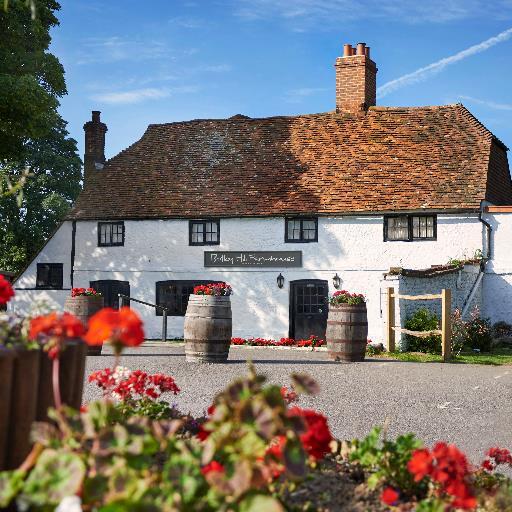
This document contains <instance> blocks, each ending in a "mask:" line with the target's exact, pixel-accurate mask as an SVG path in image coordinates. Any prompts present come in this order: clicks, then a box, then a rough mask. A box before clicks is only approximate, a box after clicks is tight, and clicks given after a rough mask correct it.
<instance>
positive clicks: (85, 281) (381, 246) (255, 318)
mask: <svg viewBox="0 0 512 512" xmlns="http://www.w3.org/2000/svg"><path fill="white" fill-rule="evenodd" d="M284 224H285V223H284V219H283V218H266V219H254V218H253V219H221V222H220V237H221V244H220V245H218V246H210V247H208V246H197V247H190V246H189V245H188V221H186V220H165V221H164V220H161V221H125V232H126V237H125V245H124V246H123V247H97V222H92V221H83V222H82V221H80V222H77V232H76V256H75V272H74V286H84V287H85V286H88V285H89V282H90V281H93V280H97V279H119V280H126V281H129V282H130V287H131V295H132V297H134V298H137V299H140V300H144V301H147V302H152V303H154V302H155V299H156V297H155V282H156V281H162V280H167V279H201V280H203V279H205V280H208V279H212V280H225V281H227V282H228V283H230V284H231V285H232V286H233V288H234V291H235V294H234V296H233V298H232V306H233V317H234V335H236V336H265V337H273V338H279V337H281V336H287V335H288V315H289V310H288V304H289V303H288V293H289V282H290V281H292V280H295V279H325V280H327V281H328V282H329V286H330V291H331V292H333V291H334V289H333V288H332V277H333V276H334V274H335V273H338V274H339V276H340V277H341V279H342V288H345V289H348V290H351V291H357V292H362V293H364V294H366V295H367V297H368V312H369V336H370V337H371V338H372V339H375V340H380V339H382V318H381V303H380V302H381V301H380V280H381V278H382V274H383V272H385V271H387V270H389V268H390V267H391V266H402V267H408V268H424V267H428V266H430V265H432V264H440V263H446V262H447V261H448V259H449V258H450V257H461V256H463V255H464V254H466V255H472V254H473V253H474V251H475V250H476V249H481V248H482V225H481V223H480V222H479V221H478V218H477V216H476V215H438V226H437V241H423V242H384V241H383V218H382V216H374V217H338V218H319V222H318V227H319V233H318V240H319V241H318V243H307V244H288V243H284ZM205 250H223V251H225V250H235V251H236V250H245V251H251V250H253V251H255V250H274V251H278V250H286V251H292V250H300V251H302V252H303V267H302V268H297V269H286V268H282V269H279V268H275V269H265V270H263V269H249V268H243V269H219V270H216V269H210V268H204V266H203V252H204V251H205ZM70 251H71V224H70V223H69V222H67V223H65V224H64V225H63V226H62V227H61V229H60V230H59V232H58V233H57V234H56V236H55V237H54V238H53V239H52V240H51V241H50V242H49V243H48V244H47V246H46V247H45V248H44V249H43V251H42V253H41V254H40V255H39V256H38V257H37V258H36V261H35V262H40V261H48V262H55V263H58V262H62V263H64V278H65V286H66V285H67V287H69V277H68V275H69V261H70ZM35 262H34V264H32V265H31V266H30V267H29V268H28V269H27V271H26V272H25V273H24V274H23V275H22V276H21V278H20V279H19V280H18V281H17V282H16V287H17V288H27V287H33V286H34V285H35ZM280 272H281V273H282V274H283V276H284V277H285V279H286V283H285V287H284V288H283V289H281V290H280V289H278V288H277V285H276V277H277V275H278V274H279V273H280ZM68 293H69V292H61V291H59V292H47V291H45V292H35V293H34V291H31V290H27V291H22V290H17V297H16V300H15V302H14V307H15V309H18V310H26V309H27V307H28V306H29V304H30V302H31V301H32V300H33V298H34V296H39V295H40V296H46V295H48V294H52V300H53V301H54V303H55V304H62V303H63V301H64V296H66V295H67V294H68ZM133 307H134V309H137V310H138V311H139V312H140V313H141V314H142V316H143V318H144V320H145V323H146V330H147V335H148V337H152V338H158V337H160V334H161V333H160V329H161V317H156V316H155V313H154V310H152V309H150V308H148V307H145V306H139V305H134V306H133ZM168 334H169V336H182V334H183V318H180V317H170V318H169V328H168Z"/></svg>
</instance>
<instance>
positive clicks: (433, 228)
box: [384, 215, 437, 242]
mask: <svg viewBox="0 0 512 512" xmlns="http://www.w3.org/2000/svg"><path fill="white" fill-rule="evenodd" d="M436 239H437V216H436V215H389V216H386V217H384V241H385V242H396V241H405V242H411V241H414V240H436Z"/></svg>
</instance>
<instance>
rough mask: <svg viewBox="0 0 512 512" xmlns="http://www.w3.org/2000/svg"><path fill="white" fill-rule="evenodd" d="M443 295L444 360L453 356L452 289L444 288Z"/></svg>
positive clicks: (442, 329) (442, 340) (442, 338)
mask: <svg viewBox="0 0 512 512" xmlns="http://www.w3.org/2000/svg"><path fill="white" fill-rule="evenodd" d="M441 295H442V313H441V316H442V318H441V331H442V335H441V342H442V351H443V361H444V362H446V361H448V360H449V359H450V358H451V356H452V315H451V313H452V311H451V310H452V291H451V290H450V289H446V288H443V291H442V292H441Z"/></svg>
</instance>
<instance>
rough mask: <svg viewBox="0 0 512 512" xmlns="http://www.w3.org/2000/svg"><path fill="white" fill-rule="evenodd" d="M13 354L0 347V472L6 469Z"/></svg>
mask: <svg viewBox="0 0 512 512" xmlns="http://www.w3.org/2000/svg"><path fill="white" fill-rule="evenodd" d="M13 360H14V352H13V351H12V350H9V349H7V348H5V347H2V346H0V390H1V392H0V471H2V470H3V469H5V468H6V463H7V449H8V436H9V415H10V413H11V389H12V372H13Z"/></svg>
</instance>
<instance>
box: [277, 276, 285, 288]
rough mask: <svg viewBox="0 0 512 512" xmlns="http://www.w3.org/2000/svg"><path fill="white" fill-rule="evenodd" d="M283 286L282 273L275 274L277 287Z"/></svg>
mask: <svg viewBox="0 0 512 512" xmlns="http://www.w3.org/2000/svg"><path fill="white" fill-rule="evenodd" d="M283 286H284V277H283V274H281V273H280V274H279V275H278V276H277V287H278V288H282V287H283Z"/></svg>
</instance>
